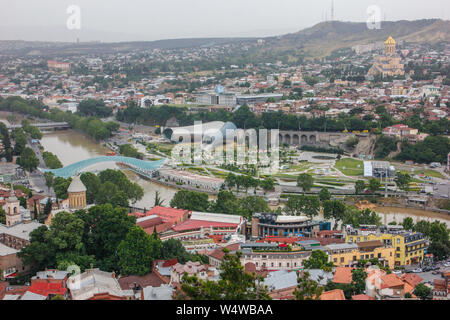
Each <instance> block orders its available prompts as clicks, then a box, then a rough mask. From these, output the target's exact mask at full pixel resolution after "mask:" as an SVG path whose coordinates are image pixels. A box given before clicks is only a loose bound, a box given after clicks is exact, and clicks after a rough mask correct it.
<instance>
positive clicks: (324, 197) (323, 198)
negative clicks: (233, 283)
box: [319, 188, 331, 202]
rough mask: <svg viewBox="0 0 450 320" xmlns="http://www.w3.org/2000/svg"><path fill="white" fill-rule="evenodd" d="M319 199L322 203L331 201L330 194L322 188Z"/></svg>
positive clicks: (326, 189)
mask: <svg viewBox="0 0 450 320" xmlns="http://www.w3.org/2000/svg"><path fill="white" fill-rule="evenodd" d="M319 199H320V201H322V202H324V201H326V200H330V199H331V193H330V191H328V188H322V189H321V190H320V192H319Z"/></svg>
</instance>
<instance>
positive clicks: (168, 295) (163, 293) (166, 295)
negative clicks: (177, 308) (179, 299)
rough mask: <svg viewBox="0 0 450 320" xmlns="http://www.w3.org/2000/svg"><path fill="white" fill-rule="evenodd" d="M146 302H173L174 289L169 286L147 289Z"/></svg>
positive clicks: (144, 290)
mask: <svg viewBox="0 0 450 320" xmlns="http://www.w3.org/2000/svg"><path fill="white" fill-rule="evenodd" d="M143 293H144V300H172V294H173V288H172V287H171V286H170V285H168V284H163V285H161V286H160V287H145V288H144V289H143Z"/></svg>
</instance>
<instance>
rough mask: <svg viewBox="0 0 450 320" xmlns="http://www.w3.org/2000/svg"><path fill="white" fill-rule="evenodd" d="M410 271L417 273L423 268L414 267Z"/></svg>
mask: <svg viewBox="0 0 450 320" xmlns="http://www.w3.org/2000/svg"><path fill="white" fill-rule="evenodd" d="M412 272H414V273H419V272H423V270H422V269H421V268H417V269H414V270H413V271H412Z"/></svg>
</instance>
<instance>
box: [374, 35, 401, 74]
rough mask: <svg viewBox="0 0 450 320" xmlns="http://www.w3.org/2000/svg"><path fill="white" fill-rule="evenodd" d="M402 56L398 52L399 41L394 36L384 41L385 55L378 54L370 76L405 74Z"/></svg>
mask: <svg viewBox="0 0 450 320" xmlns="http://www.w3.org/2000/svg"><path fill="white" fill-rule="evenodd" d="M401 60H402V58H401V57H400V56H399V55H398V54H397V42H396V41H395V39H394V38H392V36H389V38H388V39H387V40H386V41H385V42H384V55H380V56H377V57H376V58H375V61H374V63H373V65H372V67H371V68H370V69H369V72H368V74H367V75H368V76H370V77H374V76H376V75H378V74H381V75H382V76H383V77H395V76H402V75H404V74H405V69H404V67H405V66H404V65H403V64H402V63H401Z"/></svg>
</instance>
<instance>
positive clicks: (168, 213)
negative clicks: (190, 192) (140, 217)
mask: <svg viewBox="0 0 450 320" xmlns="http://www.w3.org/2000/svg"><path fill="white" fill-rule="evenodd" d="M188 212H189V210H182V209H174V208H170V207H160V206H156V207H153V208H152V209H151V210H150V211H147V212H146V215H147V216H148V215H157V216H158V217H161V218H162V219H163V221H164V222H170V223H172V224H176V223H177V222H180V221H183V220H184V219H183V217H184V216H186V217H187V214H188Z"/></svg>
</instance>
